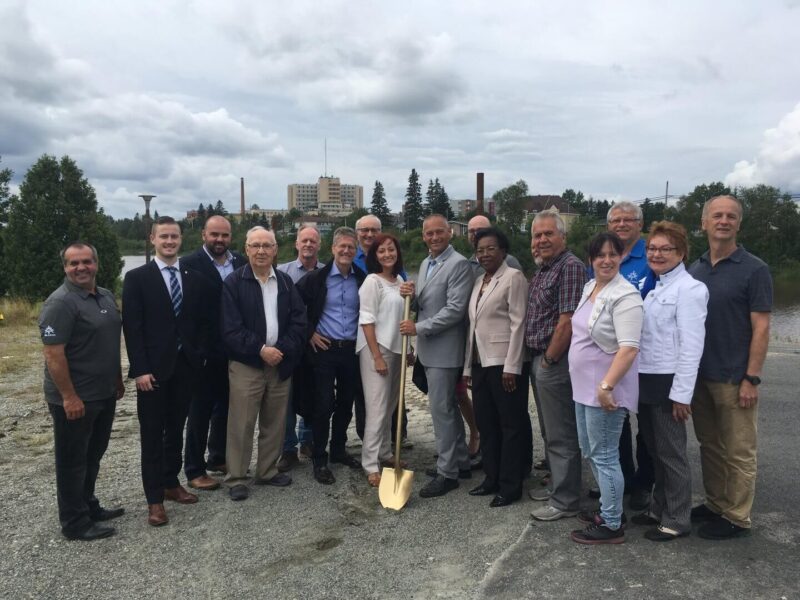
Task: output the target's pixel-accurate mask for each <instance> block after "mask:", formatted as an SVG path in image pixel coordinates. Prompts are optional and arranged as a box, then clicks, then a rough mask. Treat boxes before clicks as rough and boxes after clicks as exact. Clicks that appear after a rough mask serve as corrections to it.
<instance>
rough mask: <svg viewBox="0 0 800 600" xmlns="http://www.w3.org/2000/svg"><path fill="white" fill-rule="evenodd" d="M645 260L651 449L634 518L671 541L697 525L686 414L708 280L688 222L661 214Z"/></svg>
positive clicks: (646, 411)
mask: <svg viewBox="0 0 800 600" xmlns="http://www.w3.org/2000/svg"><path fill="white" fill-rule="evenodd" d="M646 251H647V264H648V266H649V267H650V270H651V271H652V272H653V275H654V277H656V278H657V279H656V282H655V287H654V288H653V289H652V290H650V292H649V293H648V294H647V297H645V299H644V325H643V327H642V343H641V354H640V357H639V427H640V429H641V430H642V434H643V435H644V439H645V442H646V443H647V447H648V448H649V449H650V452H651V454H652V455H653V467H654V470H655V486H654V487H653V500H652V502H651V503H650V511H649V512H647V513H644V514H641V515H637V516H636V517H634V518H633V521H634V523H637V524H640V525H652V527H651V528H650V529H649V530H647V531H646V532H645V534H644V535H645V537H646V538H647V539H649V540H651V541H653V542H668V541H671V540H674V539H676V538H679V537H683V536H685V535H688V534H689V532H690V531H691V522H690V514H691V509H692V472H691V467H690V466H689V458H688V456H687V454H686V421H687V420H688V418H689V415H691V414H692V408H691V402H692V393H693V391H694V384H695V380H696V379H697V368H698V366H699V365H700V357H701V356H702V355H703V346H704V344H705V333H706V329H705V322H706V314H707V312H708V309H707V304H708V288H706V286H705V284H703V283H701V282H700V281H697V280H696V279H694V278H693V277H692V276H691V275H689V273H688V271H687V270H686V267H684V265H683V261H684V260H685V259H686V256H687V254H688V252H689V243H688V239H687V235H686V230H685V229H684V228H683V227H681V226H680V225H678V224H677V223H670V222H669V221H660V222H658V223H653V224H652V225H651V226H650V234H649V236H648V238H647V246H646Z"/></svg>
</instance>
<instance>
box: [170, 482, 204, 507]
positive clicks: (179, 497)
mask: <svg viewBox="0 0 800 600" xmlns="http://www.w3.org/2000/svg"><path fill="white" fill-rule="evenodd" d="M164 498H166V499H167V500H172V501H173V502H177V503H178V504H194V503H195V502H197V496H195V495H194V494H190V493H189V492H187V491H186V490H185V489H184V488H183V486H181V485H177V486H175V487H174V488H169V489H167V490H164Z"/></svg>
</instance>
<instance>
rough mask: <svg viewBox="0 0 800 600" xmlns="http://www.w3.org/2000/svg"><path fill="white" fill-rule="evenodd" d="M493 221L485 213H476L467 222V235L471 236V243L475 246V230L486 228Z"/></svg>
mask: <svg viewBox="0 0 800 600" xmlns="http://www.w3.org/2000/svg"><path fill="white" fill-rule="evenodd" d="M491 226H492V223H491V221H489V219H488V218H487V217H485V216H484V215H476V216H474V217H472V218H471V219H470V220H469V223H467V237H468V238H469V245H470V246H475V232H476V231H478V230H479V229H486V228H488V227H491Z"/></svg>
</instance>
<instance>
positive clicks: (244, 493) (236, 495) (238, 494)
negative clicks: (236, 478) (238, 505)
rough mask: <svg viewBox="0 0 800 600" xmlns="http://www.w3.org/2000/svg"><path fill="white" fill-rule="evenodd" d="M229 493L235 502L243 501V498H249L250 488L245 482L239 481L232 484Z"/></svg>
mask: <svg viewBox="0 0 800 600" xmlns="http://www.w3.org/2000/svg"><path fill="white" fill-rule="evenodd" d="M228 495H229V496H230V497H231V500H233V501H234V502H241V501H242V500H247V498H248V497H249V496H250V490H249V489H248V487H247V486H246V485H244V484H243V483H239V484H237V485H234V486H231V489H230V490H228Z"/></svg>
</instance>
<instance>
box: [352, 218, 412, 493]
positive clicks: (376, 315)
mask: <svg viewBox="0 0 800 600" xmlns="http://www.w3.org/2000/svg"><path fill="white" fill-rule="evenodd" d="M366 265H367V271H368V272H369V273H370V274H369V275H367V278H366V279H365V280H364V283H363V284H362V285H361V288H360V289H359V292H358V296H359V299H360V302H361V306H360V312H359V318H358V323H359V325H360V327H359V330H358V339H357V341H356V352H357V353H358V359H359V364H360V366H361V383H362V385H363V387H364V405H365V408H366V422H365V424H364V439H363V445H362V447H361V465H362V467H363V468H364V471H366V473H367V480H368V481H369V484H370V485H371V486H372V487H378V486H379V485H380V482H381V473H380V466H381V464H382V463H383V464H391V463H392V461H393V460H394V458H393V456H392V451H391V439H392V438H391V425H392V413H393V412H394V410H395V408H396V407H397V400H398V394H399V393H400V352H401V351H402V340H401V337H400V321H401V320H402V319H403V298H402V297H401V296H400V284H401V283H402V282H403V279H402V277H400V273H401V272H402V271H403V257H402V254H401V252H400V244H399V243H398V242H397V239H396V238H395V237H394V236H391V235H388V234H381V235H378V236H377V237H376V238H375V241H373V243H372V245H371V246H370V248H369V251H368V252H367V256H366Z"/></svg>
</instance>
